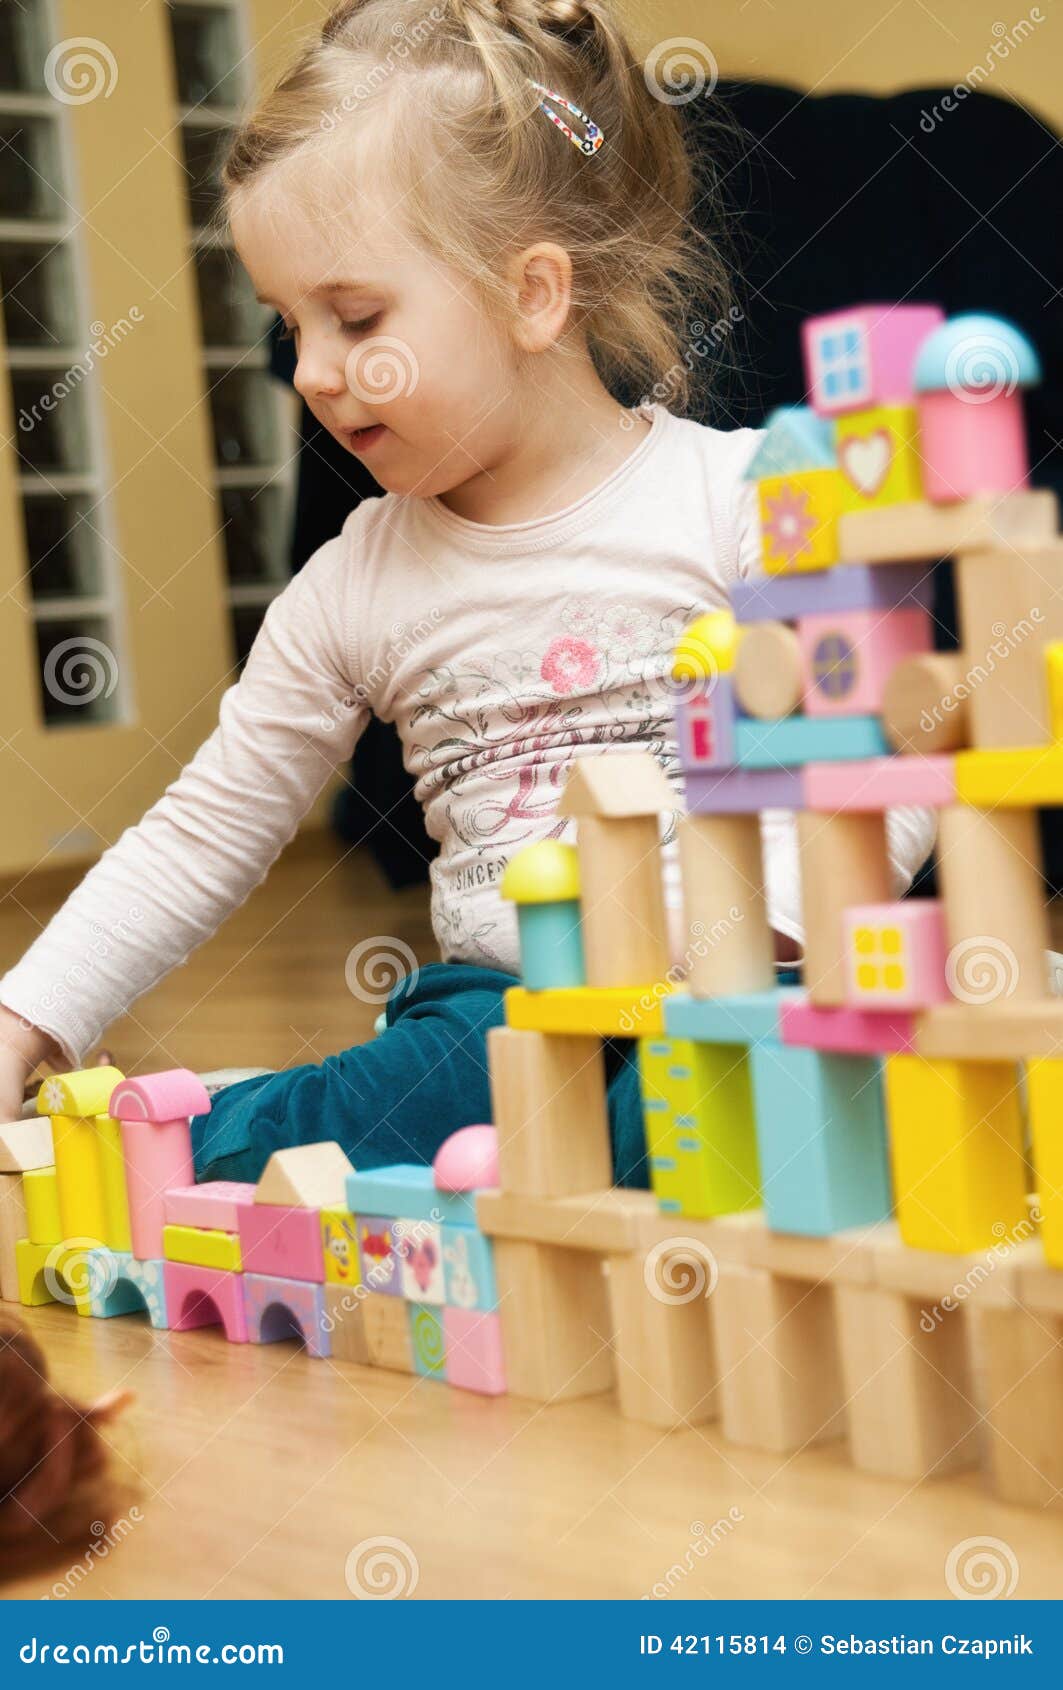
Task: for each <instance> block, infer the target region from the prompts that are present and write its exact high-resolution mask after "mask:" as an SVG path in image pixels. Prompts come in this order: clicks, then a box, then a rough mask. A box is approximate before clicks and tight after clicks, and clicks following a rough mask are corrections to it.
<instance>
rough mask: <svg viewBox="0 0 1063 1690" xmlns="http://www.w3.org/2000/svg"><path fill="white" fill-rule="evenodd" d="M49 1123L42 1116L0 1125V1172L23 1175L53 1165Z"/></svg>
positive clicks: (53, 1155) (53, 1152) (53, 1157)
mask: <svg viewBox="0 0 1063 1690" xmlns="http://www.w3.org/2000/svg"><path fill="white" fill-rule="evenodd" d="M54 1166H55V1151H54V1149H53V1148H52V1123H51V1121H50V1120H48V1119H47V1117H45V1116H44V1115H31V1116H28V1117H27V1118H26V1119H25V1120H20V1121H5V1122H4V1123H3V1124H2V1125H0V1174H24V1173H30V1172H31V1171H33V1170H35V1169H38V1168H54Z"/></svg>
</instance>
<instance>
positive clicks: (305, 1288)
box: [243, 1210, 332, 1356]
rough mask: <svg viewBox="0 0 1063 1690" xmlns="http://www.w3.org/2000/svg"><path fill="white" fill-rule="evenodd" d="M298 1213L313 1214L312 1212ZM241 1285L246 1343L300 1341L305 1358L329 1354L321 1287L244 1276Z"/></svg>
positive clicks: (300, 1281)
mask: <svg viewBox="0 0 1063 1690" xmlns="http://www.w3.org/2000/svg"><path fill="white" fill-rule="evenodd" d="M299 1212H300V1213H304V1214H313V1213H314V1211H313V1210H302V1211H299ZM243 1282H244V1298H245V1301H246V1304H247V1338H248V1342H249V1343H251V1344H277V1343H280V1342H282V1341H283V1340H284V1339H285V1338H299V1339H301V1341H302V1342H303V1344H305V1346H306V1353H307V1355H311V1356H327V1355H330V1354H331V1353H332V1345H331V1340H330V1334H329V1323H328V1321H327V1320H326V1317H325V1292H324V1287H323V1286H322V1285H314V1284H311V1282H310V1281H309V1280H307V1279H284V1278H282V1277H280V1276H279V1275H276V1274H264V1273H245V1274H244V1275H243Z"/></svg>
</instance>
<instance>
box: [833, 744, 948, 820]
mask: <svg viewBox="0 0 1063 1690" xmlns="http://www.w3.org/2000/svg"><path fill="white" fill-rule="evenodd" d="M957 801H958V800H957V794H956V759H955V758H954V757H871V758H869V759H868V761H867V762H863V763H809V764H808V765H807V766H806V768H805V803H806V804H807V806H808V808H809V809H810V810H825V811H826V812H827V813H828V814H829V815H833V814H834V813H835V812H836V811H838V810H888V809H889V808H890V807H891V806H892V805H894V804H925V805H927V806H928V807H929V808H930V809H934V810H939V809H941V807H942V806H943V805H945V804H955V803H956V802H957Z"/></svg>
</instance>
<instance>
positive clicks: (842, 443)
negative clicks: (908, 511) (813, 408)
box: [834, 405, 923, 511]
mask: <svg viewBox="0 0 1063 1690" xmlns="http://www.w3.org/2000/svg"><path fill="white" fill-rule="evenodd" d="M918 441H919V421H918V418H917V416H916V411H915V406H914V405H872V406H870V407H869V408H868V409H867V410H864V411H851V412H850V413H849V414H848V415H847V416H844V417H838V418H837V420H836V421H835V424H834V445H835V450H836V451H837V454H838V468H839V470H840V471H841V509H842V510H843V511H865V510H875V509H878V508H880V507H881V506H883V505H905V504H908V503H910V502H911V501H912V500H913V499H921V498H922V497H923V470H922V459H921V458H920V456H919V445H918Z"/></svg>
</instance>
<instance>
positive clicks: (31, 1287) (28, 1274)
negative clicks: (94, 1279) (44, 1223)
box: [15, 1238, 92, 1315]
mask: <svg viewBox="0 0 1063 1690" xmlns="http://www.w3.org/2000/svg"><path fill="white" fill-rule="evenodd" d="M83 1258H84V1251H83V1250H76V1249H75V1250H68V1249H67V1248H66V1246H65V1245H62V1244H31V1243H30V1241H29V1239H28V1238H20V1239H19V1241H18V1243H17V1244H16V1245H15V1263H16V1266H17V1269H18V1300H19V1302H20V1303H22V1304H24V1305H25V1307H27V1308H37V1307H38V1306H39V1305H40V1304H41V1303H55V1302H64V1303H70V1304H72V1305H73V1306H74V1307H76V1309H77V1312H78V1314H81V1315H89V1314H91V1313H92V1310H91V1307H90V1300H89V1298H88V1297H87V1296H84V1295H82V1296H78V1295H76V1294H75V1292H74V1290H73V1289H72V1288H71V1285H70V1282H69V1281H68V1278H67V1274H66V1271H65V1270H66V1268H67V1267H70V1268H74V1269H76V1268H77V1266H78V1264H79V1263H80V1262H81V1261H82V1260H83ZM49 1281H51V1283H49ZM84 1282H85V1280H84V1274H83V1273H79V1274H76V1276H75V1278H74V1283H75V1284H76V1283H81V1284H82V1285H83V1284H84ZM57 1292H59V1293H60V1295H58V1296H57V1294H56V1293H57Z"/></svg>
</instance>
